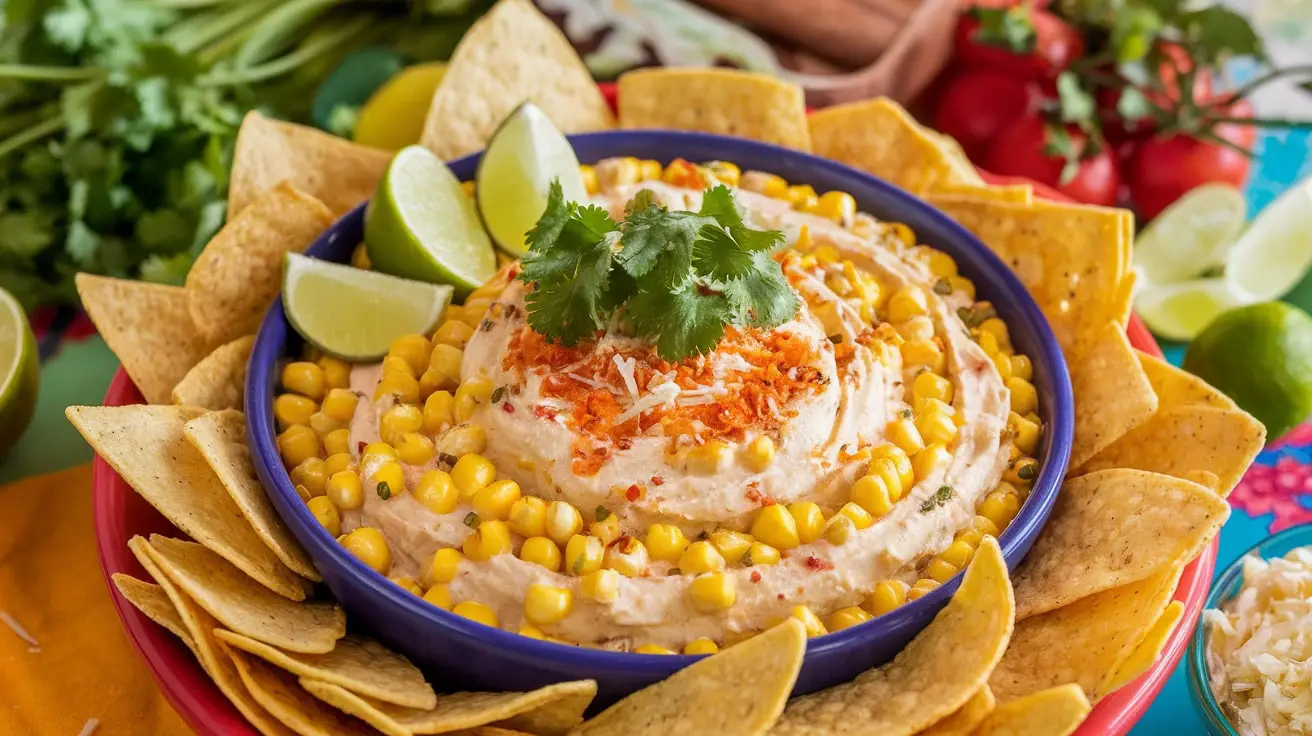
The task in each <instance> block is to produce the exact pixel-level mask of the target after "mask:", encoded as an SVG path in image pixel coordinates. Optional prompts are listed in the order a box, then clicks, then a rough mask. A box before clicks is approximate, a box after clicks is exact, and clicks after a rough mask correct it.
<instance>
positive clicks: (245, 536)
mask: <svg viewBox="0 0 1312 736" xmlns="http://www.w3.org/2000/svg"><path fill="white" fill-rule="evenodd" d="M202 413H203V412H202V411H201V410H200V409H193V408H191V407H185V406H145V405H141V404H135V405H131V406H70V407H68V409H66V410H65V411H64V414H65V416H67V417H68V420H69V421H70V422H72V423H73V426H74V427H77V431H79V432H81V433H82V436H83V437H84V438H86V441H87V443H88V444H90V445H91V448H92V449H94V450H95V451H96V454H98V455H100V457H102V458H104V460H105V462H107V463H109V465H110V467H112V468H113V469H114V472H116V473H118V474H119V475H120V476H122V477H123V480H125V481H127V483H128V485H130V486H132V488H133V489H134V490H136V492H137V493H139V494H141V497H142V498H144V499H146V501H147V502H148V503H149V504H150V505H151V506H154V507H155V508H156V509H157V510H158V511H159V512H160V513H161V514H163V515H164V518H166V519H168V520H169V521H171V522H173V525H174V526H176V527H177V528H178V529H180V530H182V532H183V533H184V534H186V535H188V536H190V537H191V538H192V539H194V540H196V541H198V542H200V543H201V544H203V545H205V546H206V547H207V548H209V549H211V550H213V551H214V552H216V553H218V554H219V556H221V557H222V558H223V559H225V560H227V561H228V562H230V563H232V564H233V565H236V566H237V567H238V568H241V570H242V572H244V573H246V574H247V575H249V576H250V577H251V578H253V579H254V580H255V581H257V582H259V583H260V584H261V585H264V586H265V587H267V588H268V589H269V590H272V591H274V592H275V593H278V594H279V595H282V596H285V597H287V598H290V599H292V600H297V601H299V600H304V599H305V593H306V589H307V588H308V586H309V584H308V583H307V582H306V581H305V579H304V578H301V577H299V576H298V575H296V574H295V573H293V572H292V571H291V570H289V569H287V566H286V565H284V564H282V562H281V561H279V560H278V557H277V556H276V555H274V554H273V551H272V550H270V549H269V548H268V547H266V546H265V545H264V542H262V541H260V538H259V537H258V536H257V535H256V534H255V532H254V531H253V530H252V529H251V527H250V525H249V524H248V523H247V522H246V519H245V517H243V516H242V514H241V510H240V509H239V508H238V507H237V504H236V503H234V502H233V500H232V497H231V496H229V495H228V492H227V491H226V490H224V488H223V484H222V483H220V482H219V479H218V478H217V477H216V476H215V475H214V471H213V470H211V469H210V466H209V465H206V464H205V459H204V458H203V457H201V454H200V453H199V452H197V451H196V448H195V447H193V446H192V445H191V443H190V442H188V441H187V440H186V438H185V437H184V436H183V427H184V426H185V425H186V423H187V422H188V421H190V420H192V419H195V418H196V417H198V416H200V415H201V414H202Z"/></svg>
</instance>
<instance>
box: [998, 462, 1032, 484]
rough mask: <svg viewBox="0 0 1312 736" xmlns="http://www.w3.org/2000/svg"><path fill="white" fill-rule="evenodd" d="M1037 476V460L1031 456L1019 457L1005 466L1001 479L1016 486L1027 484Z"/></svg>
mask: <svg viewBox="0 0 1312 736" xmlns="http://www.w3.org/2000/svg"><path fill="white" fill-rule="evenodd" d="M1038 476H1039V462H1038V461H1037V460H1035V459H1034V458H1032V457H1024V456H1022V457H1019V458H1016V459H1015V460H1013V461H1012V462H1011V464H1010V465H1008V466H1007V469H1006V470H1005V471H1003V473H1002V479H1003V480H1005V481H1007V482H1008V483H1012V484H1015V485H1018V486H1027V487H1028V486H1029V485H1030V484H1032V483H1033V482H1034V479H1035V478H1037V477H1038Z"/></svg>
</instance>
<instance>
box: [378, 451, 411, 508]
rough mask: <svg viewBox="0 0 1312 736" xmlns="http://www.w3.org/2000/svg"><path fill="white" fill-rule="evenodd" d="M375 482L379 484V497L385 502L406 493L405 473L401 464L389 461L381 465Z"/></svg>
mask: <svg viewBox="0 0 1312 736" xmlns="http://www.w3.org/2000/svg"><path fill="white" fill-rule="evenodd" d="M373 480H374V482H375V483H377V484H378V497H379V498H381V499H383V500H384V501H386V500H387V499H388V498H390V497H392V496H395V495H397V494H399V493H402V492H404V491H405V471H403V470H401V464H400V463H397V462H392V461H388V462H385V463H383V464H381V465H379V466H378V469H377V470H375V471H374V475H373Z"/></svg>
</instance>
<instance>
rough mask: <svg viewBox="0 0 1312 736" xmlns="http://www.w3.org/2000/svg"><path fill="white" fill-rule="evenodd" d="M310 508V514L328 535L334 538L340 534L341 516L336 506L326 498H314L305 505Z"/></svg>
mask: <svg viewBox="0 0 1312 736" xmlns="http://www.w3.org/2000/svg"><path fill="white" fill-rule="evenodd" d="M306 505H307V506H309V507H310V513H312V514H314V518H315V520H316V521H318V522H319V526H322V527H323V528H324V529H327V530H328V533H329V534H331V535H333V536H334V537H337V536H341V534H342V514H341V512H339V511H338V510H337V505H336V504H334V503H333V502H332V499H330V498H328V497H327V496H315V497H314V498H312V499H310V500H309V502H308V503H307V504H306Z"/></svg>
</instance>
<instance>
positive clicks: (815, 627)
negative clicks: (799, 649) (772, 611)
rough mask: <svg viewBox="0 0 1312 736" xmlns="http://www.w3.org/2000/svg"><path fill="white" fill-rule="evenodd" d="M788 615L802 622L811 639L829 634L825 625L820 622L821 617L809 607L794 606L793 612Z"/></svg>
mask: <svg viewBox="0 0 1312 736" xmlns="http://www.w3.org/2000/svg"><path fill="white" fill-rule="evenodd" d="M788 615H789V616H792V617H793V618H795V619H797V620H798V621H801V622H802V626H803V627H805V628H806V635H807V636H809V637H816V636H824V635H825V634H828V633H829V631H828V630H827V629H825V625H824V623H822V622H821V621H820V617H819V616H817V615H815V611H812V610H811V609H810V607H808V606H793V610H792V611H790V612H789V614H788Z"/></svg>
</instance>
